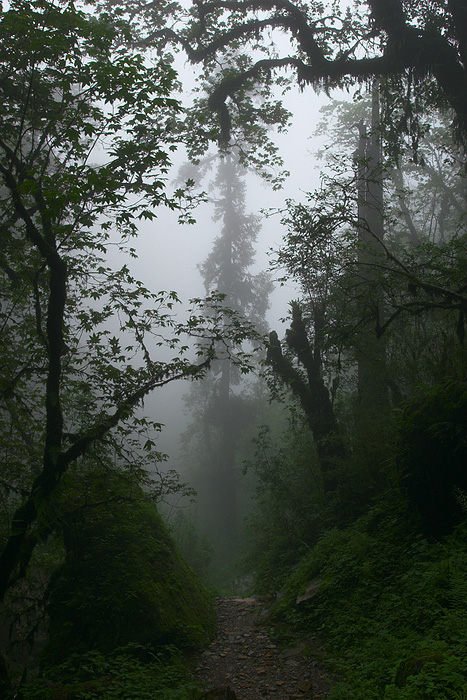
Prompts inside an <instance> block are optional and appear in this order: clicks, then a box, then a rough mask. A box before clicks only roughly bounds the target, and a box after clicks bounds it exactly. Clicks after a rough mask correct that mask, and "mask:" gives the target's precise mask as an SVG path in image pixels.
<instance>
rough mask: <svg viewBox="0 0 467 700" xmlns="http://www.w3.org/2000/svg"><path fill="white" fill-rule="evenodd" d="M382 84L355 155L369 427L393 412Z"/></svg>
mask: <svg viewBox="0 0 467 700" xmlns="http://www.w3.org/2000/svg"><path fill="white" fill-rule="evenodd" d="M379 123H380V117H379V97H378V85H377V84H374V85H373V92H372V115H371V131H370V134H368V132H367V129H366V127H365V125H364V124H363V123H360V124H359V142H358V150H357V153H356V160H357V179H358V221H359V231H358V239H359V240H358V243H359V250H358V268H359V278H360V280H363V281H364V284H363V285H362V289H363V293H362V296H361V300H360V310H359V315H360V318H361V319H362V321H363V323H362V330H361V332H360V333H359V334H358V337H357V340H356V359H357V365H358V407H357V423H360V422H368V421H370V419H371V417H372V416H375V413H376V414H378V415H381V414H383V413H385V412H386V411H387V409H388V407H389V395H388V386H387V380H386V348H385V342H384V337H379V333H378V331H379V329H380V328H381V326H382V324H383V306H384V305H383V298H382V294H381V292H378V291H377V288H378V285H377V284H376V281H377V276H378V274H379V273H378V270H377V267H376V264H377V263H378V260H379V259H380V257H381V256H382V253H383V251H382V249H381V246H380V245H379V244H378V241H379V240H381V241H382V240H383V238H384V217H383V213H384V212H383V173H382V154H381V140H380V126H379Z"/></svg>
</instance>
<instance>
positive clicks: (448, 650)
mask: <svg viewBox="0 0 467 700" xmlns="http://www.w3.org/2000/svg"><path fill="white" fill-rule="evenodd" d="M465 542H466V528H465V525H463V526H459V527H458V528H457V529H456V531H455V532H454V533H453V534H452V535H450V536H449V537H446V538H445V539H444V540H443V541H439V542H433V541H429V540H427V539H425V538H423V537H422V536H420V535H417V533H416V530H415V529H414V527H413V525H411V523H410V518H409V516H408V514H407V512H406V510H405V507H404V505H403V504H402V503H395V502H394V501H391V499H386V500H385V501H383V502H382V503H380V504H379V505H378V506H375V507H374V508H373V509H372V510H370V512H369V513H368V514H366V515H365V516H363V517H361V518H360V519H359V520H358V521H357V522H356V523H354V524H353V525H352V526H350V527H348V528H346V529H342V530H339V529H337V528H335V529H333V530H331V531H329V532H327V533H326V534H325V535H324V536H323V537H322V538H321V539H320V541H319V542H318V543H317V545H316V546H315V547H313V549H312V550H311V551H310V552H309V553H307V554H306V555H305V556H304V557H303V558H302V560H301V562H300V563H299V565H298V566H297V567H296V568H295V570H294V572H293V574H292V575H291V576H290V577H289V579H288V581H287V584H286V585H285V587H284V591H283V592H284V595H283V597H282V598H281V599H280V600H279V601H278V603H277V604H276V610H275V616H276V618H277V619H284V620H285V621H286V622H288V623H291V624H292V626H293V627H295V628H299V629H301V630H304V631H306V632H313V633H316V634H319V635H320V636H322V637H324V639H325V640H326V643H327V654H328V661H329V664H330V667H331V668H332V670H333V671H334V672H335V674H336V677H337V678H338V682H337V683H336V684H335V685H334V687H333V689H332V693H331V700H350V699H352V700H355V698H358V700H466V698H467V693H466V658H467V655H466V648H465V647H466V639H467V612H466V611H467V577H466V572H467V555H466V551H465ZM313 580H314V581H315V588H316V589H317V591H318V592H317V594H315V595H314V596H312V597H311V598H309V600H307V601H303V602H301V603H300V604H297V602H296V601H297V597H298V596H301V595H303V593H304V592H305V591H306V589H307V587H308V586H309V584H310V582H311V581H313Z"/></svg>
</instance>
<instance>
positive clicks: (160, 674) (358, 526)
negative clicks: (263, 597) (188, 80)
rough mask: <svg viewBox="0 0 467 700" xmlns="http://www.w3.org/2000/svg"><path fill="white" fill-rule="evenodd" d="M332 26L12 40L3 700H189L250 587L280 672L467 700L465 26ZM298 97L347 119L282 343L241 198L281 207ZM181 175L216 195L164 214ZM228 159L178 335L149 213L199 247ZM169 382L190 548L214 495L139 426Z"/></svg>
mask: <svg viewBox="0 0 467 700" xmlns="http://www.w3.org/2000/svg"><path fill="white" fill-rule="evenodd" d="M340 5H341V4H340V3H337V2H336V3H335V2H329V3H324V4H323V3H316V2H311V1H310V2H307V3H302V2H297V3H294V2H289V0H277V2H276V1H274V2H269V0H268V1H267V2H263V0H212V1H211V2H206V3H205V2H195V3H193V4H192V6H189V7H187V5H186V4H185V3H182V4H180V5H179V4H178V3H177V2H165V1H162V2H158V3H150V4H148V5H145V6H142V5H141V4H140V3H138V2H137V3H132V2H125V3H119V2H118V0H113V1H112V2H109V3H106V2H104V1H103V2H97V3H94V4H93V5H92V7H91V6H88V5H83V6H77V5H73V4H70V3H67V2H62V1H61V0H58V1H55V0H52V1H51V2H50V1H49V0H14V1H12V2H11V3H9V5H8V7H7V8H5V9H4V11H2V14H1V23H0V75H1V79H0V91H1V94H2V101H1V104H2V106H1V108H0V118H1V125H2V129H1V135H0V227H1V236H2V239H1V244H0V283H1V296H2V298H1V309H0V357H1V364H0V445H1V450H2V474H1V476H0V494H1V511H0V544H1V551H0V598H1V603H2V607H1V609H0V622H1V628H2V634H1V636H0V694H2V697H3V696H5V697H8V698H13V697H19V698H21V697H22V698H24V699H25V700H27V699H28V698H30V699H39V698H44V700H49V699H50V700H55V699H57V698H63V697H67V698H76V700H84V699H85V698H88V699H89V698H104V700H107V699H108V700H111V699H112V698H116V697H123V698H127V699H128V700H130V698H135V700H142V699H143V698H148V699H149V698H157V699H158V700H192V699H193V698H195V697H196V695H197V692H198V691H197V689H196V687H195V685H194V684H193V682H192V681H191V680H190V676H189V673H188V671H187V667H186V663H185V658H184V655H185V654H186V653H187V652H192V651H194V650H198V649H200V648H202V647H203V645H205V644H206V643H207V642H208V641H209V639H210V638H211V637H212V635H213V634H214V632H215V624H214V620H213V612H212V604H211V600H210V593H209V592H208V590H207V588H206V587H205V586H206V584H207V585H208V586H211V587H212V586H213V583H214V582H216V583H219V582H221V583H222V585H223V586H226V587H229V589H230V590H234V589H235V583H234V582H233V579H235V578H237V579H239V578H242V577H244V580H245V577H247V578H248V580H249V581H252V583H251V587H252V589H253V590H254V591H255V592H258V593H267V594H269V595H270V596H271V598H274V603H273V604H272V606H271V618H270V619H271V625H272V626H273V628H274V630H275V634H276V636H277V638H278V639H279V640H280V642H281V643H284V644H288V643H295V641H296V639H297V638H301V639H303V641H304V643H305V644H306V645H307V649H308V651H309V653H310V654H316V653H318V652H317V649H319V650H321V651H320V657H319V660H320V662H321V663H324V665H325V666H327V667H328V669H329V671H330V672H331V674H332V677H333V685H332V690H331V697H332V698H333V700H344V699H347V698H349V699H350V698H351V697H352V698H353V697H358V698H361V699H362V700H376V699H378V700H428V699H429V698H436V699H437V700H438V699H440V700H459V699H463V700H465V699H466V693H467V690H466V667H465V666H466V661H465V660H466V656H467V655H466V648H465V640H466V638H467V620H466V609H467V591H466V581H467V577H466V569H467V561H466V552H465V539H466V530H465V526H466V515H467V470H466V465H467V388H466V381H467V294H466V292H467V278H466V269H467V255H466V250H467V246H466V244H467V225H466V221H467V220H466V201H467V189H466V181H467V180H466V178H467V173H466V161H465V145H466V142H467V137H466V131H467V117H466V114H467V109H466V101H465V100H466V98H465V95H466V94H467V89H466V88H467V78H466V68H465V67H466V58H467V48H466V39H467V35H466V32H465V27H466V26H467V11H466V9H465V7H464V4H463V3H462V2H461V1H460V0H452V2H451V1H450V2H448V3H447V4H446V3H441V2H425V0H417V2H415V3H404V2H401V1H399V0H391V1H390V2H389V1H388V0H366V1H365V2H363V1H360V0H358V1H357V2H356V4H355V8H353V11H352V12H351V11H350V8H349V9H346V8H344V9H343V8H342V7H341V6H340ZM276 32H280V33H285V34H287V35H288V36H289V38H290V39H291V41H290V45H289V47H288V48H289V49H290V50H288V51H286V55H284V56H280V55H279V53H278V51H279V49H278V47H279V46H281V45H283V44H282V43H281V42H282V37H281V40H280V41H278V42H277V46H276V43H275V41H274V39H275V38H277V35H276ZM270 37H272V39H273V41H272V43H271V41H270ZM180 49H182V50H183V51H184V52H185V54H186V55H187V57H188V58H189V60H190V61H192V63H194V64H199V66H200V75H199V81H200V82H199V89H198V93H197V96H196V97H195V99H194V100H193V101H191V104H190V107H188V108H184V107H183V106H182V104H181V100H180V95H179V94H178V92H177V90H178V82H177V81H178V76H177V75H176V72H175V71H174V69H173V63H174V56H175V53H176V51H178V50H180ZM286 69H287V70H289V71H290V72H289V73H288V74H287V75H286V76H284V74H283V73H281V71H283V70H286ZM293 81H298V83H299V84H300V85H301V86H304V85H312V86H314V87H315V88H320V87H323V86H325V87H326V88H329V87H332V86H341V87H349V86H351V85H352V86H354V87H355V94H354V100H353V101H352V102H341V103H332V102H329V105H328V106H327V107H326V108H325V110H324V112H323V121H322V124H321V125H320V127H319V129H320V133H321V135H323V134H325V135H327V136H326V138H327V139H328V144H327V147H326V148H325V149H324V151H323V154H322V158H323V163H322V182H321V186H320V188H319V189H318V190H317V191H315V192H309V193H307V194H306V195H305V196H304V198H303V200H302V201H299V202H293V201H288V202H286V203H285V204H284V205H283V207H282V208H281V211H280V213H281V217H282V227H283V241H282V244H281V245H279V246H278V248H277V250H276V251H275V253H274V257H273V262H272V270H273V272H275V273H277V274H278V275H279V276H280V278H281V279H282V280H283V281H284V282H291V283H293V284H294V285H295V288H296V289H297V290H298V291H297V298H296V299H294V300H293V301H292V302H291V305H290V317H289V319H288V330H287V331H286V334H285V337H284V338H280V337H279V335H278V334H277V332H275V331H274V330H272V331H271V332H270V333H269V336H268V337H265V336H264V314H265V311H266V308H267V299H268V294H269V291H270V282H269V279H268V277H267V275H264V274H253V273H252V272H251V270H250V266H251V265H252V262H253V243H254V240H255V237H256V233H257V230H258V222H257V219H256V218H255V217H254V216H252V215H248V214H247V213H246V209H245V191H244V185H243V184H242V179H241V178H242V176H243V174H244V171H243V170H242V167H243V166H244V165H248V166H250V167H253V168H255V169H256V170H257V171H259V172H260V174H262V176H263V177H265V178H266V179H267V180H269V181H270V182H271V183H272V184H273V186H274V187H276V188H277V187H279V186H280V184H281V183H282V182H283V181H284V179H285V178H286V174H285V173H284V172H283V171H278V170H277V168H278V167H280V166H281V159H280V154H279V153H278V150H277V148H276V146H275V145H274V143H273V139H272V138H271V127H272V126H276V127H278V128H279V129H281V128H284V127H285V125H286V123H287V120H288V117H289V114H288V112H287V110H286V109H285V108H284V106H283V104H282V102H281V101H280V100H278V99H277V88H280V89H284V88H285V93H286V92H287V90H286V88H287V86H288V85H289V84H290V83H291V82H293ZM275 91H276V92H275ZM284 100H285V98H284ZM284 104H285V102H284ZM212 145H213V151H210V148H211V146H212ZM178 148H184V149H185V152H187V153H188V154H189V156H190V158H191V159H192V161H193V162H194V164H195V168H194V169H193V168H192V169H191V170H190V177H189V178H188V180H187V181H186V182H185V183H184V184H183V185H182V186H180V187H179V188H178V189H176V190H175V191H173V192H171V191H170V190H169V186H168V184H167V177H168V172H169V169H170V166H171V158H172V153H174V152H175V151H176V150H177V149H178ZM213 153H214V155H215V157H216V159H217V162H218V163H219V164H220V165H219V170H218V177H217V181H216V183H215V187H214V188H213V189H212V191H213V192H214V193H215V194H216V196H217V205H216V211H215V220H216V221H218V222H220V231H219V234H220V235H219V236H218V238H217V239H216V241H215V244H214V249H213V251H212V253H211V254H210V255H209V256H208V258H207V259H206V260H205V261H204V263H203V264H202V266H201V268H200V269H201V273H202V275H203V278H204V281H205V286H206V293H207V297H206V299H195V300H193V301H192V302H191V306H190V309H189V311H188V314H187V318H186V320H185V321H182V320H180V319H179V317H178V316H177V314H176V311H177V308H178V307H179V304H178V296H177V294H176V292H173V291H169V292H160V291H156V290H155V289H147V288H146V287H145V286H144V285H143V284H141V283H140V282H139V281H138V280H137V279H135V278H134V276H133V274H132V272H131V258H132V257H134V256H135V251H134V250H133V247H132V242H131V241H132V238H134V237H135V236H137V235H138V227H139V225H140V222H141V221H143V220H146V221H153V220H155V219H156V215H157V211H158V209H159V208H160V207H168V208H169V209H172V210H176V211H177V212H178V213H179V216H180V220H181V222H184V223H187V222H188V223H189V222H192V221H193V217H194V216H195V215H196V204H197V202H198V201H199V200H200V199H202V198H203V195H197V194H196V192H197V190H196V188H195V185H196V184H199V182H198V183H196V182H194V179H196V178H197V179H198V180H200V177H201V174H202V172H203V171H204V170H205V169H206V168H207V167H208V166H207V165H206V163H209V161H210V159H211V160H212V157H213ZM202 157H204V158H205V160H204V161H201V160H200V159H201V158H202ZM245 314H246V315H247V316H248V317H249V320H248V321H247V320H245V318H243V315H245ZM252 321H253V323H252ZM246 341H248V343H249V344H245V343H246ZM251 348H253V351H251ZM167 358H169V359H167ZM253 367H254V368H255V369H256V371H257V374H258V375H259V377H258V378H257V379H255V380H251V381H250V382H249V383H248V384H247V383H246V382H245V381H243V380H242V378H243V377H244V375H245V374H246V373H248V372H250V370H251V369H252V368H253ZM179 379H189V380H196V384H195V385H194V389H193V391H192V392H191V394H190V399H189V401H188V403H189V402H190V401H191V405H192V406H194V407H195V409H196V410H194V411H193V423H192V425H191V426H190V429H189V430H188V433H187V445H188V448H187V450H186V453H187V454H188V457H186V456H185V457H182V462H183V459H185V461H186V462H190V464H185V465H183V463H182V464H181V467H182V468H183V467H185V473H187V472H188V467H190V468H191V469H192V470H193V469H195V470H197V473H196V474H195V476H194V479H193V482H194V483H195V484H196V487H197V488H198V490H200V491H201V493H200V495H199V498H198V504H199V507H200V508H202V510H203V512H202V513H201V514H200V513H198V516H197V515H196V513H195V512H194V511H193V512H188V515H187V516H183V515H180V516H179V517H178V519H177V521H176V522H172V523H171V525H170V528H169V527H168V525H167V524H166V523H165V522H164V519H163V517H162V516H161V512H165V511H164V510H163V507H162V506H161V500H163V499H165V498H166V497H169V498H170V497H171V496H172V495H173V494H177V497H180V496H181V495H183V494H186V495H187V497H189V498H192V497H193V492H192V491H191V489H190V487H189V486H188V487H187V486H185V485H184V484H183V483H182V480H181V479H180V478H179V475H178V474H177V473H175V472H173V471H168V470H166V469H164V464H163V462H164V456H163V455H161V454H160V453H159V451H158V449H157V435H158V432H159V431H160V429H161V426H160V424H159V423H158V421H157V416H155V417H153V418H152V419H149V418H146V417H144V416H143V410H142V409H143V400H144V398H145V397H146V396H147V395H148V393H150V392H152V391H155V390H157V389H158V388H160V387H162V386H165V385H166V384H168V383H170V382H173V381H176V380H179ZM190 439H191V442H190ZM245 515H246V518H244V516H245ZM242 519H245V523H246V524H245V527H244V528H243V527H242V524H241V522H242ZM209 524H210V530H211V532H209V528H208V527H207V525H209ZM203 528H205V529H203ZM213 528H214V529H215V528H217V532H218V536H217V537H213V536H212V530H213ZM210 539H211V541H210ZM175 540H178V543H177V544H176V543H175ZM212 542H214V548H213V546H212ZM213 551H214V553H216V552H217V560H216V558H214V559H212V552H213ZM220 551H221V552H222V554H223V557H222V556H219V552H220ZM184 557H186V559H187V560H188V561H189V562H190V563H191V565H192V566H193V567H194V568H197V569H198V573H199V576H201V577H202V579H203V583H201V582H200V578H199V577H198V574H197V573H195V571H194V570H193V569H192V568H191V567H190V566H189V565H188V564H187V563H186V561H185V558H184ZM210 559H211V561H210ZM216 567H217V571H216ZM220 567H222V571H219V569H220Z"/></svg>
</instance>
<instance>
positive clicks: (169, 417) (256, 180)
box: [131, 69, 343, 468]
mask: <svg viewBox="0 0 467 700" xmlns="http://www.w3.org/2000/svg"><path fill="white" fill-rule="evenodd" d="M182 73H185V74H186V69H182ZM188 77H189V76H188ZM188 82H191V80H189V81H188ZM334 95H335V96H336V97H337V98H338V97H342V95H343V93H338V92H337V91H336V92H335V93H333V97H334ZM328 101H329V98H328V97H327V96H326V95H324V94H320V95H317V94H316V93H315V92H313V90H312V89H308V90H305V91H303V92H302V91H300V90H298V89H297V88H294V89H292V90H290V91H289V92H288V93H287V96H286V98H285V106H286V107H287V108H288V109H289V110H290V111H291V112H292V114H293V117H292V123H291V125H290V128H289V129H288V131H287V132H286V133H282V134H277V133H276V134H271V136H272V137H273V140H274V142H275V143H276V144H277V145H278V146H279V149H280V154H281V156H282V158H283V160H284V168H285V170H287V171H288V172H289V173H290V175H289V176H288V177H287V180H286V181H285V183H284V185H283V188H282V189H281V190H279V191H273V189H272V187H271V186H269V185H268V184H267V183H265V182H264V181H263V180H262V179H261V178H260V177H259V176H257V175H256V174H253V173H246V181H247V212H248V213H253V214H260V213H261V212H262V211H264V213H263V214H262V215H261V223H262V227H261V230H260V232H259V235H258V238H257V244H256V263H255V267H254V271H259V270H267V269H268V264H269V253H270V251H271V250H275V249H277V247H278V246H279V245H280V243H281V239H282V235H283V227H282V225H281V223H280V215H279V214H277V213H276V214H272V215H268V216H266V212H267V211H268V210H269V212H272V211H273V210H278V209H279V210H280V209H281V208H282V207H283V206H284V203H285V201H286V200H287V199H289V198H292V199H296V200H297V201H298V200H300V199H303V196H304V193H305V192H309V191H312V190H313V189H314V188H316V187H317V186H318V185H319V179H320V171H319V161H318V159H317V158H316V151H317V150H318V148H319V147H320V146H321V145H322V139H317V138H312V136H313V132H314V131H315V129H316V126H317V124H318V122H319V120H320V108H321V106H322V105H323V104H325V103H326V102H328ZM184 162H185V159H184V157H183V155H181V154H176V156H175V157H174V159H173V167H172V170H171V172H170V175H169V178H168V182H169V183H170V184H169V187H170V186H174V184H173V181H174V180H175V179H176V177H177V174H178V170H179V168H180V166H181V165H182V164H183V163H184ZM213 177H214V171H212V172H211V173H208V175H207V176H206V178H205V180H204V182H203V183H202V188H203V189H208V185H209V182H210V181H211V180H212V179H213ZM208 196H209V192H208ZM212 214H213V208H212V204H210V203H209V202H207V203H203V204H201V205H200V206H199V207H198V208H197V209H196V211H195V218H196V223H195V224H192V225H180V224H179V223H178V221H177V214H176V212H170V211H168V210H164V209H161V210H160V211H159V212H158V218H157V219H155V220H154V221H153V222H147V223H145V224H142V225H141V229H140V233H139V236H138V238H137V240H136V241H135V242H134V243H133V242H132V245H134V247H135V248H136V251H137V254H138V259H137V260H132V261H131V266H132V270H133V271H134V273H135V275H136V276H137V277H138V278H139V279H140V280H141V281H142V282H143V283H144V284H145V285H146V286H147V287H148V288H149V289H151V290H153V291H158V290H174V291H176V292H177V294H178V295H179V297H180V299H181V300H182V302H186V301H187V300H188V299H190V298H192V297H196V296H203V295H204V286H203V281H202V278H201V275H200V273H199V270H198V267H197V266H198V265H199V264H200V263H202V262H203V260H204V259H205V258H206V257H207V255H208V254H209V252H210V250H211V248H212V244H213V241H214V239H215V238H216V236H217V235H218V234H219V224H215V223H213V222H212ZM295 296H296V290H295V288H294V286H293V284H292V283H289V284H286V285H285V286H280V285H279V284H275V290H274V292H273V293H272V294H271V297H270V308H269V311H268V314H267V322H268V325H269V327H270V328H271V329H274V330H277V331H278V333H279V335H281V334H282V333H283V331H282V330H281V329H282V328H283V323H282V322H281V319H283V318H284V317H285V316H286V315H287V312H288V305H289V302H290V300H291V299H293V298H295ZM188 390H189V383H188V382H187V381H178V382H174V383H171V384H170V385H168V386H166V387H164V388H162V389H158V390H156V391H155V392H153V393H152V394H151V395H150V396H148V397H147V398H146V400H145V405H144V413H145V414H146V415H148V416H149V417H150V418H151V419H152V420H155V421H157V422H160V423H162V424H163V425H164V428H163V430H162V432H161V435H160V436H159V438H158V447H159V449H160V450H161V451H162V452H164V453H166V454H168V455H169V458H170V460H169V465H170V466H172V467H174V468H178V467H179V464H178V461H177V456H178V447H179V440H180V435H181V434H182V433H183V430H184V429H185V427H186V425H187V422H188V420H189V416H188V415H187V413H186V410H185V407H184V401H183V397H184V395H185V394H186V392H187V391H188Z"/></svg>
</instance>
